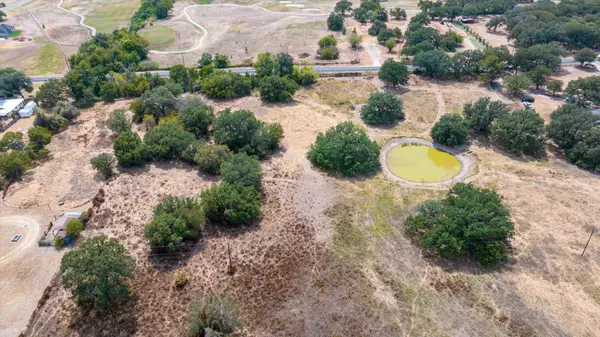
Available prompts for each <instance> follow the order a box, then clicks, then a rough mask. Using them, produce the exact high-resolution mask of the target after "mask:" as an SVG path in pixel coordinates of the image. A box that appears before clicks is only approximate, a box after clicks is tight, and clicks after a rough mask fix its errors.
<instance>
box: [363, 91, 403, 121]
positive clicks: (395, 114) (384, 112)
mask: <svg viewBox="0 0 600 337" xmlns="http://www.w3.org/2000/svg"><path fill="white" fill-rule="evenodd" d="M402 107H403V103H402V101H401V100H400V99H399V98H397V97H396V95H394V94H392V93H389V92H374V93H372V94H371V95H370V96H369V100H368V102H367V104H366V105H365V106H364V107H363V108H362V110H361V112H360V116H361V118H362V119H363V121H364V122H365V123H367V124H392V123H395V122H397V121H399V120H401V119H403V118H404V112H403V111H402Z"/></svg>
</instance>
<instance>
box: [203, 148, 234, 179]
mask: <svg viewBox="0 0 600 337" xmlns="http://www.w3.org/2000/svg"><path fill="white" fill-rule="evenodd" d="M230 156H231V152H230V151H229V148H227V146H225V145H212V144H203V145H200V146H199V147H198V150H196V155H195V156H194V161H195V162H196V164H198V170H199V171H200V172H204V173H209V174H219V172H220V167H221V163H223V162H224V161H225V160H227V159H228V158H229V157H230Z"/></svg>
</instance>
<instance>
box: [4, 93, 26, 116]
mask: <svg viewBox="0 0 600 337" xmlns="http://www.w3.org/2000/svg"><path fill="white" fill-rule="evenodd" d="M23 105H25V100H24V99H21V98H0V119H4V118H10V117H12V115H13V113H15V112H18V111H19V110H20V109H21V108H22V107H23Z"/></svg>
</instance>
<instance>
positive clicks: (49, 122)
mask: <svg viewBox="0 0 600 337" xmlns="http://www.w3.org/2000/svg"><path fill="white" fill-rule="evenodd" d="M33 125H34V126H41V127H43V128H46V129H48V130H50V132H52V133H53V134H56V133H58V132H59V131H61V130H63V129H64V128H66V127H67V125H69V121H68V120H67V119H66V118H64V117H62V116H61V115H58V114H52V113H51V114H46V113H43V112H38V113H37V114H36V116H35V120H34V121H33Z"/></svg>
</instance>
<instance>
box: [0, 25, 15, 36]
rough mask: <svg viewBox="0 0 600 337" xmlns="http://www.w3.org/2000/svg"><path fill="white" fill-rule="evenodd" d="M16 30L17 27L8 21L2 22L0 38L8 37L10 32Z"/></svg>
mask: <svg viewBox="0 0 600 337" xmlns="http://www.w3.org/2000/svg"><path fill="white" fill-rule="evenodd" d="M14 31H15V27H14V26H11V25H7V24H6V23H0V38H7V37H8V36H9V35H10V33H12V32H14Z"/></svg>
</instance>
